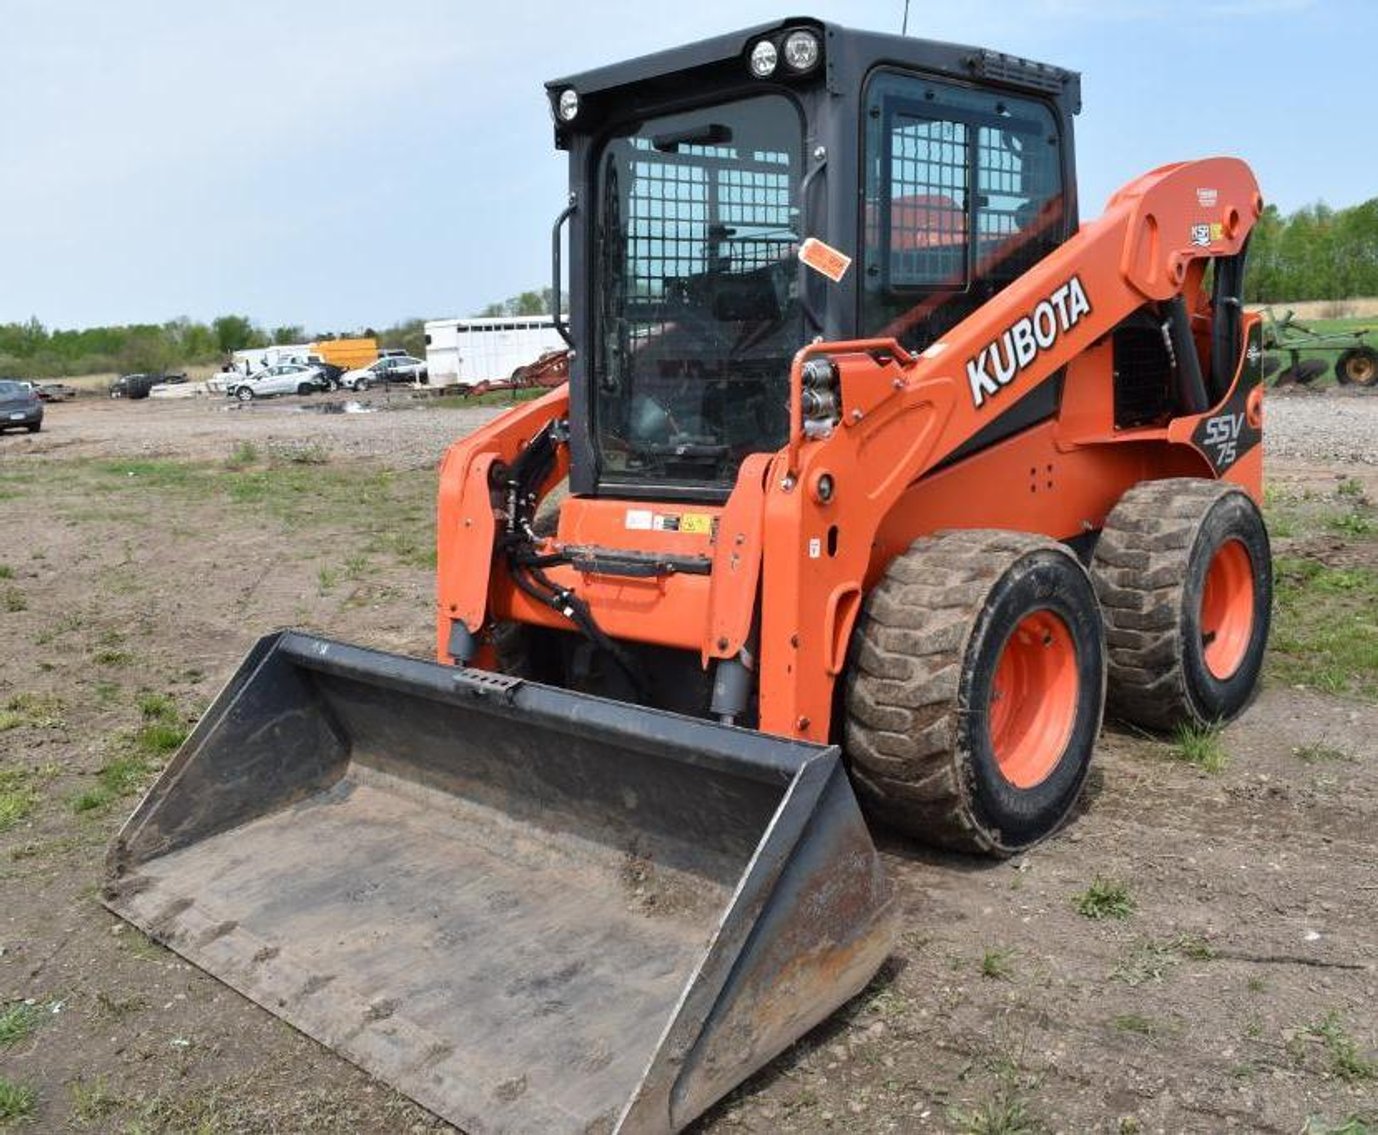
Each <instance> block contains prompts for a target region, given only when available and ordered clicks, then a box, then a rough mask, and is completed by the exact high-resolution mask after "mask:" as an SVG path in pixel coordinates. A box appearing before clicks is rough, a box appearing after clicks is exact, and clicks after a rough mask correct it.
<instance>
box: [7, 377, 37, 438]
mask: <svg viewBox="0 0 1378 1135" xmlns="http://www.w3.org/2000/svg"><path fill="white" fill-rule="evenodd" d="M42 428H43V403H42V402H40V401H39V400H38V394H37V393H36V392H35V391H34V389H33V387H32V386H30V385H29V383H27V382H19V381H18V380H17V379H12V378H0V430H14V429H26V430H28V431H29V433H31V434H35V433H37V432H38V431H39V430H41V429H42Z"/></svg>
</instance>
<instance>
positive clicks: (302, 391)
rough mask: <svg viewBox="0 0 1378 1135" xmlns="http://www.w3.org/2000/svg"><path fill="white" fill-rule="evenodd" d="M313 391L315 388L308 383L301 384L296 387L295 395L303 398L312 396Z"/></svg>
mask: <svg viewBox="0 0 1378 1135" xmlns="http://www.w3.org/2000/svg"><path fill="white" fill-rule="evenodd" d="M315 391H316V388H315V387H314V386H312V385H311V384H310V383H309V382H303V383H302V384H301V385H300V386H298V387H297V394H298V395H300V396H301V397H302V398H305V397H306V396H307V395H308V394H314V393H315Z"/></svg>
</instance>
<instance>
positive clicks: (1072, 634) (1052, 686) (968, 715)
mask: <svg viewBox="0 0 1378 1135" xmlns="http://www.w3.org/2000/svg"><path fill="white" fill-rule="evenodd" d="M857 647H858V649H857V650H856V652H855V658H854V662H853V666H852V673H851V676H850V678H849V679H848V682H847V690H846V702H847V716H846V750H847V755H848V758H849V761H850V766H851V770H852V775H853V778H854V779H855V781H856V784H857V788H858V791H859V794H860V795H861V798H862V800H863V802H864V803H865V804H866V805H867V806H868V808H869V809H870V810H871V811H872V812H874V813H875V814H876V815H877V816H879V817H880V818H881V819H883V820H885V821H887V822H888V823H890V824H891V825H893V826H894V827H897V828H899V829H900V830H902V831H904V832H905V833H906V834H908V835H911V836H913V837H915V838H916V839H919V840H921V841H923V842H925V843H930V844H935V845H937V846H940V847H946V848H950V849H953V850H959V851H974V852H984V853H987V854H991V855H997V856H1005V855H1012V854H1014V853H1016V852H1018V851H1021V850H1023V849H1024V848H1027V847H1029V846H1031V845H1032V844H1035V843H1037V842H1038V841H1039V840H1041V839H1044V838H1045V837H1047V836H1048V835H1049V834H1051V833H1052V832H1053V831H1055V830H1056V829H1057V828H1058V826H1059V825H1060V824H1061V823H1062V822H1063V821H1064V820H1065V819H1066V817H1067V815H1068V813H1069V812H1070V811H1071V808H1072V806H1073V804H1075V802H1076V799H1077V797H1078V795H1079V794H1080V792H1081V789H1082V785H1083V784H1084V783H1085V781H1086V775H1087V773H1088V771H1089V769H1090V761H1091V754H1092V751H1093V750H1094V748H1095V743H1096V737H1097V735H1098V734H1099V732H1100V723H1101V713H1102V709H1103V706H1104V701H1105V651H1104V633H1103V630H1102V626H1101V618H1100V612H1099V609H1098V607H1097V604H1096V596H1095V592H1094V590H1093V588H1092V585H1091V581H1090V578H1089V577H1088V575H1087V573H1086V570H1085V569H1084V568H1083V567H1082V566H1081V564H1080V563H1079V562H1078V561H1077V559H1076V557H1075V556H1074V555H1073V554H1072V553H1071V552H1070V551H1069V550H1068V549H1067V548H1066V547H1064V546H1063V545H1061V544H1058V543H1056V542H1055V541H1052V540H1048V539H1045V538H1043V537H1040V536H1030V535H1026V534H1023V533H1017V532H1004V531H960V532H948V533H944V534H942V535H939V536H933V537H924V538H922V539H920V540H917V541H915V542H914V544H913V545H912V546H911V547H910V548H909V549H908V551H906V552H904V553H903V554H902V555H900V556H897V557H896V558H895V559H894V560H893V561H892V562H891V564H890V566H889V568H888V569H887V570H886V573H885V576H884V578H883V579H882V581H881V583H880V584H879V585H878V586H877V587H876V589H875V590H874V591H873V592H872V593H871V595H870V596H869V597H868V599H867V602H866V609H865V615H864V622H863V624H862V625H861V627H860V628H859V629H858V632H857Z"/></svg>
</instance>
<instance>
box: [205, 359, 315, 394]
mask: <svg viewBox="0 0 1378 1135" xmlns="http://www.w3.org/2000/svg"><path fill="white" fill-rule="evenodd" d="M226 377H227V382H226V386H225V393H226V394H228V395H229V396H230V397H231V398H238V399H239V400H240V401H241V402H251V401H252V400H253V399H255V398H270V397H272V396H273V395H275V394H315V393H316V392H317V391H318V390H324V389H325V378H324V376H323V375H322V374H321V371H320V368H319V367H314V366H303V365H302V364H301V363H279V364H278V365H277V366H271V367H264V368H263V369H262V370H260V371H255V372H254V373H253V374H251V375H250V376H249V377H248V378H238V379H235V380H233V381H228V376H226Z"/></svg>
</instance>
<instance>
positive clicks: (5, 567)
mask: <svg viewBox="0 0 1378 1135" xmlns="http://www.w3.org/2000/svg"><path fill="white" fill-rule="evenodd" d="M13 578H14V568H12V567H10V565H9V564H0V579H13Z"/></svg>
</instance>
